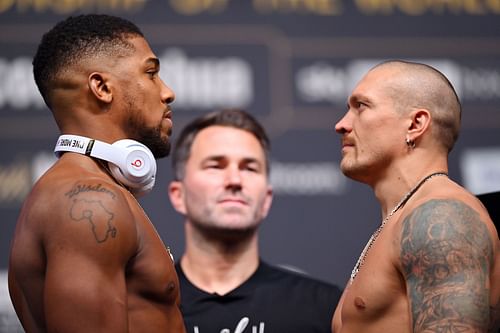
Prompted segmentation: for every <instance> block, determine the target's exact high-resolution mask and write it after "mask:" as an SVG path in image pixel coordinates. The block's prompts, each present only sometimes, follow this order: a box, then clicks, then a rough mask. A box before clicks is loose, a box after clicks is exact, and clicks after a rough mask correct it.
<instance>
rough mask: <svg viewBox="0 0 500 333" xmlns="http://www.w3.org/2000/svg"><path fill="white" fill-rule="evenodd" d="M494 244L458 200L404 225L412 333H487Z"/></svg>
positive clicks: (436, 204) (433, 205) (435, 203)
mask: <svg viewBox="0 0 500 333" xmlns="http://www.w3.org/2000/svg"><path fill="white" fill-rule="evenodd" d="M492 260H493V242H492V240H491V238H490V236H489V233H488V230H487V228H486V226H485V224H484V223H483V222H482V221H481V220H480V217H479V214H478V213H477V212H476V211H474V210H473V209H472V208H471V207H469V206H468V205H466V204H465V203H463V202H461V201H458V200H430V201H428V202H426V203H424V204H422V205H421V206H419V207H417V208H416V209H414V210H413V212H411V214H410V215H409V216H408V217H406V218H405V220H404V221H403V228H402V235H401V261H402V265H403V270H404V274H405V278H406V281H407V286H408V295H409V297H410V302H411V315H412V321H413V330H414V332H443V333H444V332H486V329H487V327H488V321H489V318H488V317H489V315H488V313H489V290H488V286H489V284H488V277H489V267H490V265H491V263H492Z"/></svg>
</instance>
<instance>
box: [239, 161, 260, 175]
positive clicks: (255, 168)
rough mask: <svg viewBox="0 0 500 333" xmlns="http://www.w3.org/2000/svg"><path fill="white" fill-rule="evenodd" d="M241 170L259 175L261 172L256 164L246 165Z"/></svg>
mask: <svg viewBox="0 0 500 333" xmlns="http://www.w3.org/2000/svg"><path fill="white" fill-rule="evenodd" d="M243 169H244V170H246V171H250V172H255V173H259V172H260V170H261V168H260V166H259V164H258V163H247V164H245V165H244V166H243Z"/></svg>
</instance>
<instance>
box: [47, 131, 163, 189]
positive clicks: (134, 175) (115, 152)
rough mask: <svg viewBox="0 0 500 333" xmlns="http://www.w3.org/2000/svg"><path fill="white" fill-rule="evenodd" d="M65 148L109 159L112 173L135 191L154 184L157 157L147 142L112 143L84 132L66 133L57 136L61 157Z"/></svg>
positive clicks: (58, 153)
mask: <svg viewBox="0 0 500 333" xmlns="http://www.w3.org/2000/svg"><path fill="white" fill-rule="evenodd" d="M63 152H73V153H78V154H82V155H86V156H90V157H95V158H98V159H101V160H105V161H107V162H109V163H108V165H109V167H110V171H111V173H112V175H113V177H114V178H115V179H116V180H117V181H118V182H120V183H123V184H125V185H126V186H127V187H129V189H130V190H131V192H132V193H134V194H136V195H137V194H143V193H145V192H148V191H150V190H151V189H152V188H153V185H154V181H155V175H156V161H155V158H154V156H153V154H152V153H151V151H150V150H149V149H148V148H147V147H146V146H144V145H143V144H141V143H139V142H137V141H134V140H130V139H124V140H119V141H117V142H115V143H113V144H112V145H111V144H109V143H106V142H102V141H99V140H95V139H90V138H87V137H84V136H79V135H71V134H63V135H61V136H60V137H59V138H58V139H57V142H56V146H55V148H54V153H55V154H56V156H57V157H58V158H59V157H60V156H61V154H62V153H63Z"/></svg>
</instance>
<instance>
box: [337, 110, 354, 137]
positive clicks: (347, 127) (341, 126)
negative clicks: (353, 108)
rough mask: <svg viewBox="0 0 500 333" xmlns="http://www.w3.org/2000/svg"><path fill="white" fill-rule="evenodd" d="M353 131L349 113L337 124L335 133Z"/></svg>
mask: <svg viewBox="0 0 500 333" xmlns="http://www.w3.org/2000/svg"><path fill="white" fill-rule="evenodd" d="M351 130H352V125H351V122H350V117H349V111H347V112H346V114H345V115H344V116H343V117H342V118H341V119H340V120H339V121H338V122H337V123H336V124H335V132H337V133H338V134H344V133H348V132H350V131H351Z"/></svg>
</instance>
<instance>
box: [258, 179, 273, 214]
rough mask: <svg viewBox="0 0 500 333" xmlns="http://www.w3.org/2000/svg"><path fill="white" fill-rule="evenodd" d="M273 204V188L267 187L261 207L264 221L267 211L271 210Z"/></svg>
mask: <svg viewBox="0 0 500 333" xmlns="http://www.w3.org/2000/svg"><path fill="white" fill-rule="evenodd" d="M272 202H273V188H272V187H271V186H268V187H267V191H266V196H265V198H264V204H263V205H262V212H261V213H262V219H265V218H266V216H267V214H268V213H269V210H270V209H271V204H272Z"/></svg>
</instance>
